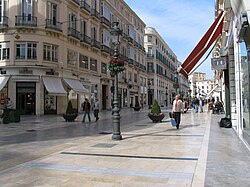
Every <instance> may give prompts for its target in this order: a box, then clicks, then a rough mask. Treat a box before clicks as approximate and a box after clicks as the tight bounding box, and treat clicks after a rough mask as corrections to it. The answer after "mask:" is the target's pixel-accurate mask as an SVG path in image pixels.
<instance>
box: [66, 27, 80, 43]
mask: <svg viewBox="0 0 250 187" xmlns="http://www.w3.org/2000/svg"><path fill="white" fill-rule="evenodd" d="M68 36H71V37H73V38H75V39H78V40H80V32H79V31H77V30H76V29H74V28H72V27H69V28H68Z"/></svg>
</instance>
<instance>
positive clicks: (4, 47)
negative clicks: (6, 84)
mask: <svg viewBox="0 0 250 187" xmlns="http://www.w3.org/2000/svg"><path fill="white" fill-rule="evenodd" d="M9 59H10V48H9V45H8V44H7V43H2V44H0V60H9Z"/></svg>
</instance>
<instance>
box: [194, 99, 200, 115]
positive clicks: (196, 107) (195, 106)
mask: <svg viewBox="0 0 250 187" xmlns="http://www.w3.org/2000/svg"><path fill="white" fill-rule="evenodd" d="M193 103H194V109H195V113H197V112H198V110H199V99H198V98H197V97H195V98H194V101H193Z"/></svg>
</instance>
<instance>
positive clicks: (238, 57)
mask: <svg viewBox="0 0 250 187" xmlns="http://www.w3.org/2000/svg"><path fill="white" fill-rule="evenodd" d="M215 2H216V10H215V15H216V16H217V15H218V14H219V13H220V12H221V11H225V16H224V26H223V34H222V37H221V39H220V41H218V42H217V46H216V50H215V51H214V55H213V56H214V58H217V59H218V58H224V59H225V62H226V63H225V64H226V65H227V66H226V67H225V68H223V69H217V70H215V77H216V81H217V82H219V83H220V85H221V87H222V88H221V89H222V97H223V100H224V103H225V108H226V115H227V116H228V117H230V118H231V121H232V124H233V128H234V130H235V131H236V132H237V134H238V136H239V137H240V138H241V140H242V141H243V142H244V143H245V145H246V147H247V148H249V144H250V126H249V117H250V115H249V107H250V102H249V101H250V96H249V77H250V76H249V67H250V66H249V64H250V51H249V49H250V26H249V25H250V2H249V1H247V0H237V1H236V0H216V1H215ZM249 149H250V148H249Z"/></svg>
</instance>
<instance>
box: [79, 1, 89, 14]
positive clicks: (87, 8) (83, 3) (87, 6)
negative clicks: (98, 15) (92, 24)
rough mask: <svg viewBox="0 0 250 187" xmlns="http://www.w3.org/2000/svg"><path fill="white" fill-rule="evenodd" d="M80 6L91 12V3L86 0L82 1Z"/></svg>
mask: <svg viewBox="0 0 250 187" xmlns="http://www.w3.org/2000/svg"><path fill="white" fill-rule="evenodd" d="M80 8H81V9H82V10H85V11H86V12H88V13H90V9H91V8H90V5H89V4H88V3H86V2H85V1H80Z"/></svg>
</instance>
